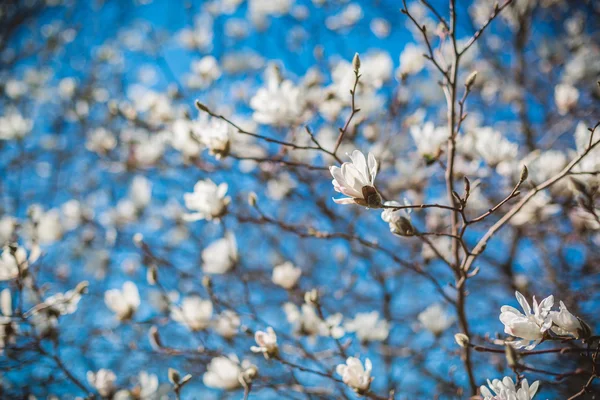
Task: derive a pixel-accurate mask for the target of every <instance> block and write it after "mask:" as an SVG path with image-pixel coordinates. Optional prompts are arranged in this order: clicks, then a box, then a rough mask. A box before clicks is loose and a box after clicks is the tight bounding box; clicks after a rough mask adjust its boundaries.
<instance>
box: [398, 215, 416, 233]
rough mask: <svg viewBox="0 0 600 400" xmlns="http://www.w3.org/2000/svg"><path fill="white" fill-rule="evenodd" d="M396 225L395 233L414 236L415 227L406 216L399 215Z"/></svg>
mask: <svg viewBox="0 0 600 400" xmlns="http://www.w3.org/2000/svg"><path fill="white" fill-rule="evenodd" d="M397 227H398V232H397V233H398V235H400V236H414V234H415V228H414V227H413V225H412V223H411V222H410V220H409V219H408V218H406V217H400V220H399V221H398V224H397Z"/></svg>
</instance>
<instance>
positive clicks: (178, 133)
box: [171, 118, 204, 160]
mask: <svg viewBox="0 0 600 400" xmlns="http://www.w3.org/2000/svg"><path fill="white" fill-rule="evenodd" d="M194 124H195V122H193V121H190V120H188V119H187V118H185V119H184V118H181V119H176V120H175V121H173V125H172V126H171V133H172V136H171V146H173V148H174V149H175V150H177V151H179V152H181V154H182V155H183V157H184V159H185V160H189V159H191V158H194V157H196V156H198V154H199V153H200V150H202V148H203V147H204V146H203V144H202V143H200V141H199V139H198V138H195V137H193V136H192V133H193V129H194Z"/></svg>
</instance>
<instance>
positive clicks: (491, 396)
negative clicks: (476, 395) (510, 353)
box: [479, 376, 540, 400]
mask: <svg viewBox="0 0 600 400" xmlns="http://www.w3.org/2000/svg"><path fill="white" fill-rule="evenodd" d="M487 383H488V386H489V387H490V389H491V390H490V389H488V388H487V387H485V386H481V387H480V389H479V390H480V391H481V395H482V396H483V399H484V400H531V399H533V396H535V394H536V392H537V390H538V387H539V385H540V381H536V382H534V383H533V384H532V385H531V386H529V383H528V382H527V379H523V380H522V381H521V387H520V388H518V389H517V387H516V386H515V383H514V382H513V380H512V379H511V378H510V377H508V376H506V377H504V379H502V380H499V379H494V380H493V381H490V380H489V379H488V381H487Z"/></svg>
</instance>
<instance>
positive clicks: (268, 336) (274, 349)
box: [250, 326, 279, 358]
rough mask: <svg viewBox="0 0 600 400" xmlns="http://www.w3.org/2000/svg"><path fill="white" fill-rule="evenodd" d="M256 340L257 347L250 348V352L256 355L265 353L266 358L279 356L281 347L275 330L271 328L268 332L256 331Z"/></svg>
mask: <svg viewBox="0 0 600 400" xmlns="http://www.w3.org/2000/svg"><path fill="white" fill-rule="evenodd" d="M254 340H255V341H256V344H257V346H252V347H250V350H252V351H253V352H254V353H263V355H264V356H265V358H271V357H276V356H277V354H278V352H279V347H278V346H277V335H276V334H275V331H274V330H273V328H271V327H270V326H269V327H268V328H267V331H266V332H263V331H256V333H255V334H254Z"/></svg>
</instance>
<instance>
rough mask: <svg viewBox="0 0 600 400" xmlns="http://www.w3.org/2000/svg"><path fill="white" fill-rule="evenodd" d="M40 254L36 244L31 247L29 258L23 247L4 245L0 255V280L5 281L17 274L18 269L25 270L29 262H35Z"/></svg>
mask: <svg viewBox="0 0 600 400" xmlns="http://www.w3.org/2000/svg"><path fill="white" fill-rule="evenodd" d="M13 250H14V254H13ZM40 254H41V253H40V249H39V247H37V246H34V247H33V248H32V249H31V252H30V253H29V258H28V257H27V252H26V251H25V249H24V248H23V247H17V248H16V249H11V248H10V247H9V246H4V250H3V251H2V256H0V281H7V280H10V279H14V278H16V277H17V276H19V271H21V272H23V271H25V270H27V268H29V264H30V263H33V262H35V261H36V260H37V259H38V257H39V256H40Z"/></svg>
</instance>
